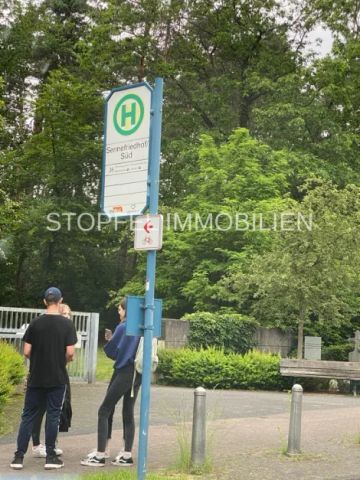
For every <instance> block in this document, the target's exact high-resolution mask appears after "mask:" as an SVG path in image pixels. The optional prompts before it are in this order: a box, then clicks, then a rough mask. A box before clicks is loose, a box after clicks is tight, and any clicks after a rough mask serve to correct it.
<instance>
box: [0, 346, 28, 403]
mask: <svg viewBox="0 0 360 480" xmlns="http://www.w3.org/2000/svg"><path fill="white" fill-rule="evenodd" d="M25 370H26V369H25V365H24V360H23V357H22V356H21V355H20V354H19V353H17V351H16V350H15V349H14V348H13V347H12V346H11V345H9V344H7V343H5V342H0V412H1V410H2V409H3V408H4V405H5V403H6V402H7V401H8V399H9V396H10V395H11V393H12V392H13V390H14V387H15V385H17V384H18V383H20V382H21V380H22V379H23V378H24V375H25Z"/></svg>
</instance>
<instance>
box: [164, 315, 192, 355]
mask: <svg viewBox="0 0 360 480" xmlns="http://www.w3.org/2000/svg"><path fill="white" fill-rule="evenodd" d="M188 334H189V322H188V321H186V320H177V319H174V318H163V319H162V339H163V340H164V341H165V348H183V347H185V345H186V344H187V338H188Z"/></svg>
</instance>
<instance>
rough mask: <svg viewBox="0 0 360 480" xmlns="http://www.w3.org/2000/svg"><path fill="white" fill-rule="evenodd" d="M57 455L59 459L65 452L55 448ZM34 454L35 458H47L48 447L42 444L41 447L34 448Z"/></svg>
mask: <svg viewBox="0 0 360 480" xmlns="http://www.w3.org/2000/svg"><path fill="white" fill-rule="evenodd" d="M54 451H55V455H56V456H57V457H59V456H60V455H62V454H63V453H64V452H63V451H62V450H61V448H57V447H55V450H54ZM32 453H33V456H34V457H35V458H46V447H45V445H43V444H42V443H40V444H39V445H36V447H32Z"/></svg>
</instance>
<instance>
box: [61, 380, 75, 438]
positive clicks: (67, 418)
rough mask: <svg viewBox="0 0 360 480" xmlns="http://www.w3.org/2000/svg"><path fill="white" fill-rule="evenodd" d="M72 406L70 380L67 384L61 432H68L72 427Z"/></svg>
mask: <svg viewBox="0 0 360 480" xmlns="http://www.w3.org/2000/svg"><path fill="white" fill-rule="evenodd" d="M71 418H72V408H71V390H70V382H69V380H68V383H67V385H66V392H65V398H64V403H63V407H62V410H61V414H60V423H59V432H68V431H69V428H70V427H71Z"/></svg>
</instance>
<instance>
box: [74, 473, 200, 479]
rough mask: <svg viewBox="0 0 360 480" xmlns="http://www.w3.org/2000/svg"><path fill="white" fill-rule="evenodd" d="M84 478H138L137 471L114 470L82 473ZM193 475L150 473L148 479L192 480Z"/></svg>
mask: <svg viewBox="0 0 360 480" xmlns="http://www.w3.org/2000/svg"><path fill="white" fill-rule="evenodd" d="M80 478H82V479H87V480H136V478H137V476H136V472H134V471H133V472H128V471H125V472H124V471H121V472H114V473H106V472H104V473H90V474H87V475H81V477H80ZM191 478H192V477H189V476H188V475H184V474H177V473H174V474H170V473H166V474H162V473H148V474H147V475H146V480H190V479H191Z"/></svg>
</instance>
